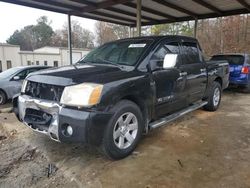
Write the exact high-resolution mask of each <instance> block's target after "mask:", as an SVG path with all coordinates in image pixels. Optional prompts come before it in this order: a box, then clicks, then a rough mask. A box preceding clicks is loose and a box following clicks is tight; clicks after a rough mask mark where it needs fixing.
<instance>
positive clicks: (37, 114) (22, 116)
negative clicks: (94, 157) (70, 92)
mask: <svg viewBox="0 0 250 188" xmlns="http://www.w3.org/2000/svg"><path fill="white" fill-rule="evenodd" d="M13 105H14V112H15V114H16V116H17V117H18V119H19V120H20V121H21V122H23V123H24V124H25V125H26V126H28V127H29V128H31V129H33V130H34V131H36V132H39V133H42V134H45V135H47V136H49V137H50V138H51V139H53V140H55V141H59V142H66V143H72V142H75V143H89V144H94V145H99V144H100V143H101V141H102V138H103V133H104V131H105V127H106V125H107V124H108V123H109V120H110V118H111V117H112V114H111V113H104V112H96V111H95V112H94V111H84V110H79V109H72V108H67V107H63V106H62V105H60V104H58V103H56V102H51V101H46V100H40V99H35V98H31V97H30V96H27V95H20V96H17V97H15V98H14V101H13ZM68 126H70V127H71V128H72V130H73V134H72V135H69V134H68V133H67V131H66V129H67V127H68Z"/></svg>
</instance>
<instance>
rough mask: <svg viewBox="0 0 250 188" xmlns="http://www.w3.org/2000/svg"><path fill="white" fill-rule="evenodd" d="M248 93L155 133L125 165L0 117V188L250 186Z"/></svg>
mask: <svg viewBox="0 0 250 188" xmlns="http://www.w3.org/2000/svg"><path fill="white" fill-rule="evenodd" d="M249 167H250V94H243V93H237V92H235V91H227V92H225V93H224V96H223V100H222V103H221V107H220V109H219V110H218V111H217V112H206V111H203V110H197V111H195V112H193V113H190V114H188V115H186V116H184V117H183V118H181V119H179V120H177V121H175V122H173V123H171V124H169V126H166V127H162V128H159V129H157V130H154V131H152V132H151V133H150V134H149V135H147V136H145V137H144V138H143V140H141V142H140V144H139V146H138V147H137V149H136V151H135V152H134V153H133V154H132V155H131V156H129V157H127V158H126V159H123V160H120V161H110V160H108V159H106V158H105V157H103V156H102V155H100V154H99V153H98V152H97V151H95V150H93V149H91V148H90V147H86V146H81V145H68V144H60V143H57V142H54V141H52V140H50V139H49V138H47V137H46V136H44V135H40V134H38V133H35V132H33V131H32V130H30V129H29V128H27V127H25V126H23V125H22V124H21V123H19V122H17V120H16V119H15V117H14V115H13V114H11V113H1V114H0V187H1V188H2V187H71V188H74V187H94V188H98V187H126V188H127V187H143V188H153V187H168V188H171V187H177V188H179V187H185V188H189V187H190V188H196V187H197V188H201V187H202V188H207V187H211V188H217V187H218V188H223V187H225V188H231V187H232V188H244V187H250V168H249Z"/></svg>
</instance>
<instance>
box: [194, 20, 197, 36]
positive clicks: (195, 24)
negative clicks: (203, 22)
mask: <svg viewBox="0 0 250 188" xmlns="http://www.w3.org/2000/svg"><path fill="white" fill-rule="evenodd" d="M197 28H198V19H197V18H196V19H195V21H194V37H195V38H196V37H197Z"/></svg>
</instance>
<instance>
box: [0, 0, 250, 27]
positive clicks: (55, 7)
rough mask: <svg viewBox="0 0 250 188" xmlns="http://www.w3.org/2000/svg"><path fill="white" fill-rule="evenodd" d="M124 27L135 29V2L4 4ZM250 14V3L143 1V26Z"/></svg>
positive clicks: (21, 0) (22, 0) (27, 0)
mask: <svg viewBox="0 0 250 188" xmlns="http://www.w3.org/2000/svg"><path fill="white" fill-rule="evenodd" d="M1 1H3V2H8V3H13V4H17V5H23V6H28V7H33V8H39V9H43V10H48V11H54V12H59V13H64V14H71V15H75V16H80V17H84V18H90V19H95V20H100V21H106V22H111V23H116V24H121V25H128V26H135V25H136V0H46V1H38V0H1ZM247 13H250V0H142V25H153V24H161V23H171V22H179V21H187V20H194V19H205V18H215V17H221V16H229V15H236V14H247Z"/></svg>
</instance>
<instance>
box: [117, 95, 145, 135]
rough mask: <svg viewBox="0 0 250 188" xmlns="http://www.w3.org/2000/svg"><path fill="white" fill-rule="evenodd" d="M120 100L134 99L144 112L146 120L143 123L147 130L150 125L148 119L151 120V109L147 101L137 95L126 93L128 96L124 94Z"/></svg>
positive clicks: (143, 115)
mask: <svg viewBox="0 0 250 188" xmlns="http://www.w3.org/2000/svg"><path fill="white" fill-rule="evenodd" d="M120 100H129V101H132V102H134V103H135V104H136V105H137V106H138V107H139V109H140V110H141V113H142V117H143V120H144V122H143V123H144V125H145V131H147V125H148V120H149V110H148V107H147V105H146V103H145V101H144V100H143V99H141V98H140V97H138V96H136V95H126V96H123V97H122V98H121V99H120Z"/></svg>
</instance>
